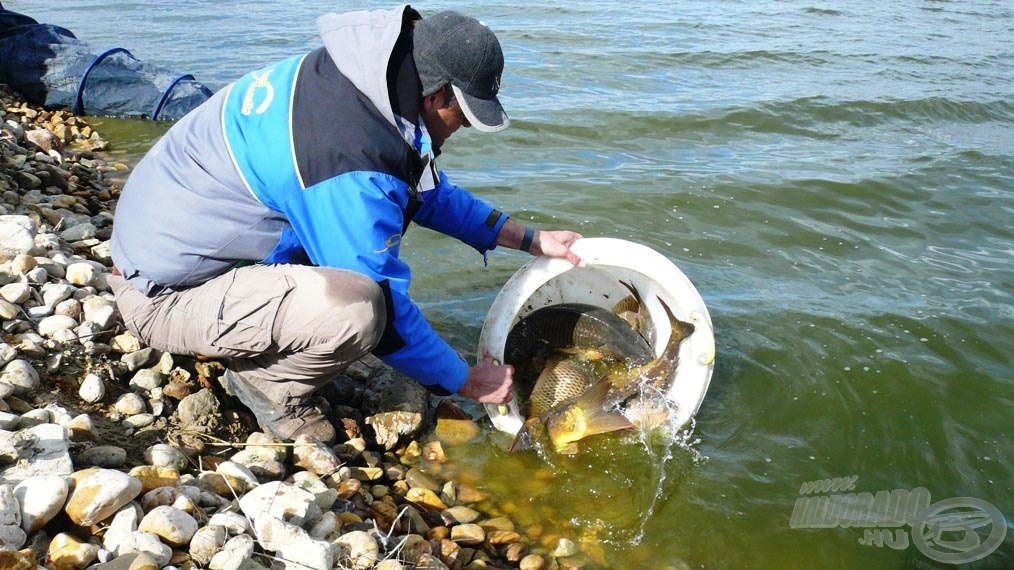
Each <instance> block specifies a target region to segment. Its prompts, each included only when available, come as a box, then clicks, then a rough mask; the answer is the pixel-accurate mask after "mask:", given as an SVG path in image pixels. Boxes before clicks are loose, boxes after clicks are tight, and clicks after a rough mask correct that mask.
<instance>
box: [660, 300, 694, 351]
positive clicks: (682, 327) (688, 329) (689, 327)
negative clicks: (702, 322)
mask: <svg viewBox="0 0 1014 570" xmlns="http://www.w3.org/2000/svg"><path fill="white" fill-rule="evenodd" d="M655 298H656V299H658V302H659V303H662V308H663V309H665V315H666V316H667V317H669V326H670V327H672V330H673V333H674V336H675V335H676V333H679V335H678V338H679V340H683V339H684V338H686V337H688V336H690V335H691V334H693V332H694V325H693V323H688V322H686V321H681V320H679V319H677V318H676V315H674V314H673V312H672V309H670V308H669V305H668V304H667V303H666V302H665V301H663V300H662V297H658V296H656V297H655ZM677 342H679V341H677Z"/></svg>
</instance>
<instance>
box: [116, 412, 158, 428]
mask: <svg viewBox="0 0 1014 570" xmlns="http://www.w3.org/2000/svg"><path fill="white" fill-rule="evenodd" d="M153 423H155V416H154V415H153V414H149V413H147V412H141V413H140V414H134V415H132V416H130V417H128V418H127V419H125V420H123V421H122V422H121V424H122V425H123V427H126V428H133V429H141V428H146V427H148V426H150V425H151V424H153Z"/></svg>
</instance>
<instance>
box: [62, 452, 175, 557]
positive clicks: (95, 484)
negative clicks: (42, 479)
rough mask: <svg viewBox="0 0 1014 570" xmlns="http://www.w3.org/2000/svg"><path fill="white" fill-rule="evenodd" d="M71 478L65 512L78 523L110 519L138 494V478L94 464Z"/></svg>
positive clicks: (139, 485) (90, 523) (92, 522)
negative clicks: (71, 486) (72, 482)
mask: <svg viewBox="0 0 1014 570" xmlns="http://www.w3.org/2000/svg"><path fill="white" fill-rule="evenodd" d="M72 477H73V479H74V480H75V482H76V484H75V485H74V491H73V492H72V493H71V495H70V499H69V500H68V501H67V506H66V507H65V508H64V511H66V513H67V515H68V516H69V517H70V519H71V520H72V521H74V524H77V525H79V526H90V525H93V524H95V523H98V522H101V521H103V520H105V519H107V518H109V517H110V516H112V515H113V513H115V512H116V511H117V510H118V509H119V508H120V507H122V506H123V505H125V504H127V503H129V502H130V501H131V500H133V499H134V497H136V496H137V495H139V494H140V493H141V481H139V480H137V479H136V478H134V477H131V476H130V475H127V474H126V473H123V472H120V471H116V470H113V469H103V468H98V467H94V468H91V469H85V470H84V471H78V472H76V473H74V475H73V476H72ZM166 562H168V559H167V560H166Z"/></svg>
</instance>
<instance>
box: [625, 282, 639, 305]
mask: <svg viewBox="0 0 1014 570" xmlns="http://www.w3.org/2000/svg"><path fill="white" fill-rule="evenodd" d="M620 285H623V286H624V287H626V288H627V291H630V294H631V295H632V296H633V297H634V300H635V301H637V304H638V305H641V304H642V301H641V294H640V293H638V292H637V288H636V287H634V284H633V283H627V282H626V281H624V280H622V279H620Z"/></svg>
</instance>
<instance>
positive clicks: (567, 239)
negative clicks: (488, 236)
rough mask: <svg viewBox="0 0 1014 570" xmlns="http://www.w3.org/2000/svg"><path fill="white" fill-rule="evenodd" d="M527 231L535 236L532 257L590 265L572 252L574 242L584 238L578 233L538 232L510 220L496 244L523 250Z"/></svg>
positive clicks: (530, 249)
mask: <svg viewBox="0 0 1014 570" xmlns="http://www.w3.org/2000/svg"><path fill="white" fill-rule="evenodd" d="M526 229H530V230H533V231H534V235H532V243H531V245H530V246H529V248H528V252H529V253H531V254H532V255H535V256H539V255H547V256H549V257H560V258H563V259H566V260H567V261H569V262H571V263H573V264H574V265H576V266H577V267H587V266H588V264H587V263H585V262H584V261H583V260H582V259H581V258H580V257H578V256H577V254H576V253H574V252H573V251H571V250H570V246H572V245H574V242H576V241H577V240H579V239H581V238H582V237H584V236H582V235H581V234H579V233H577V232H571V231H566V230H554V231H548V230H536V229H535V228H526V227H525V226H522V225H521V224H519V223H517V222H515V221H514V220H510V219H508V220H507V222H506V223H504V225H503V226H502V227H501V228H500V233H499V234H497V236H496V244H497V245H502V246H505V247H511V248H514V249H521V245H522V242H523V240H524V235H525V230H526Z"/></svg>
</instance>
